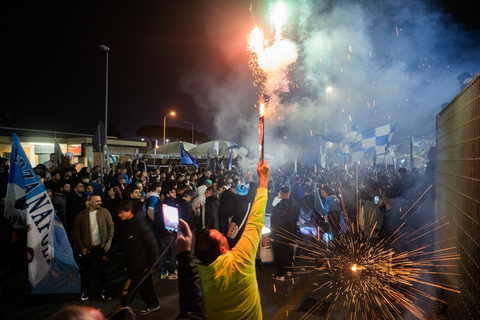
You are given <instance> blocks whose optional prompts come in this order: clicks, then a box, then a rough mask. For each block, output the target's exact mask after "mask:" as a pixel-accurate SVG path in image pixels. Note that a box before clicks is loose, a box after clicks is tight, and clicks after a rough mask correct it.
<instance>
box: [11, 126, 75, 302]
mask: <svg viewBox="0 0 480 320" xmlns="http://www.w3.org/2000/svg"><path fill="white" fill-rule="evenodd" d="M8 182H9V183H8V187H7V188H8V191H7V193H8V197H7V199H6V202H7V206H6V207H8V208H9V210H8V211H6V214H5V217H7V218H9V219H10V221H12V218H14V217H15V216H16V215H15V213H14V212H11V211H10V209H11V208H13V209H17V208H18V209H20V212H21V213H20V214H18V215H19V216H20V217H22V215H24V218H25V220H24V226H25V227H27V248H26V252H27V253H28V256H29V264H28V276H29V281H30V284H31V285H32V293H33V294H39V293H70V292H71V293H77V292H80V274H79V270H78V266H77V264H76V263H75V260H74V259H73V251H72V248H71V246H70V243H69V242H68V238H67V234H66V232H65V229H64V228H63V225H62V224H61V222H60V221H59V220H58V218H57V217H56V216H55V210H54V208H53V204H52V202H51V201H50V197H49V196H48V194H47V192H46V191H45V187H44V186H43V184H42V183H41V182H40V180H39V178H38V176H37V175H36V173H35V171H34V170H33V168H32V166H31V165H30V162H29V161H28V158H27V156H26V154H25V152H24V150H23V148H22V146H21V145H20V140H19V139H18V136H17V135H16V134H15V133H14V134H13V138H12V152H11V155H10V172H9V176H8ZM17 211H18V210H17ZM19 226H20V225H19V224H17V227H19Z"/></svg>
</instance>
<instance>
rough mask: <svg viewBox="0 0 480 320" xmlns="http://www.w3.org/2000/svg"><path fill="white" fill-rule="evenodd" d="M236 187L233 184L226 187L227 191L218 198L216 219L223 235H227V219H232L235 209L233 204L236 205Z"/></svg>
mask: <svg viewBox="0 0 480 320" xmlns="http://www.w3.org/2000/svg"><path fill="white" fill-rule="evenodd" d="M236 187H237V186H236V185H235V184H232V185H227V186H226V189H227V190H225V191H224V192H223V193H222V196H221V197H220V205H219V207H218V219H219V221H220V230H219V231H220V232H221V233H223V234H224V235H226V234H227V231H228V224H229V222H228V219H229V218H231V217H233V209H234V208H235V203H237V191H236V190H235V188H236Z"/></svg>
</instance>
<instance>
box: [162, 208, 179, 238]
mask: <svg viewBox="0 0 480 320" xmlns="http://www.w3.org/2000/svg"><path fill="white" fill-rule="evenodd" d="M162 208H163V221H164V222H165V229H167V230H170V231H175V232H176V231H177V230H178V208H176V207H170V206H167V205H166V204H162Z"/></svg>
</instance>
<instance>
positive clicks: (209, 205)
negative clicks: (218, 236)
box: [205, 187, 220, 230]
mask: <svg viewBox="0 0 480 320" xmlns="http://www.w3.org/2000/svg"><path fill="white" fill-rule="evenodd" d="M213 194H214V191H213V187H208V188H207V190H206V191H205V198H206V200H205V227H208V228H210V229H215V230H220V222H219V220H218V206H219V205H220V202H219V201H218V199H217V197H215V196H214V195H213Z"/></svg>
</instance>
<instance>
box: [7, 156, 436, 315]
mask: <svg viewBox="0 0 480 320" xmlns="http://www.w3.org/2000/svg"><path fill="white" fill-rule="evenodd" d="M68 160H71V159H68ZM433 165H434V161H433V160H432V161H431V162H429V164H428V165H427V169H426V171H425V174H420V172H419V171H418V170H412V171H408V170H407V169H406V168H400V169H398V170H395V169H390V170H387V169H380V170H377V169H373V170H372V168H366V167H359V166H358V165H353V166H351V167H350V168H349V169H348V170H345V167H344V166H335V165H333V164H332V165H330V166H327V167H326V168H323V169H319V170H318V171H317V170H316V168H309V167H305V166H302V165H301V164H297V166H295V167H296V168H297V170H296V171H295V170H294V165H293V164H289V165H285V166H281V167H278V168H276V169H275V170H273V171H272V172H270V170H269V167H268V166H267V165H266V161H265V163H262V162H259V164H258V166H257V172H258V179H256V178H254V175H253V174H252V173H251V172H248V168H240V167H236V168H233V170H230V171H229V170H225V169H223V168H224V167H223V166H221V165H218V162H217V161H215V162H214V161H212V162H210V166H209V167H206V168H197V169H195V170H193V171H192V170H188V169H187V167H185V166H180V165H179V166H174V165H170V166H168V167H164V168H159V167H153V166H147V158H146V157H144V158H142V159H140V160H133V161H126V162H124V163H119V164H117V165H115V166H112V168H110V169H111V170H109V171H108V172H107V170H105V171H104V172H103V174H102V173H101V169H100V167H99V166H95V167H93V168H91V169H90V168H88V167H83V168H82V169H81V170H80V171H78V172H77V171H76V170H75V167H74V166H72V163H71V162H70V163H68V162H67V163H66V162H62V164H58V163H57V159H56V156H55V155H54V154H52V155H51V157H50V160H49V161H47V162H46V163H44V164H42V165H38V166H37V167H36V168H35V171H36V172H37V175H38V176H39V178H40V179H41V180H42V181H44V185H45V188H46V189H47V192H48V193H49V195H50V197H51V201H52V204H53V206H54V208H55V212H56V214H57V216H58V218H59V219H60V220H61V221H62V223H63V225H64V227H65V230H66V233H67V235H68V238H69V240H70V242H71V244H72V247H73V248H74V257H75V259H76V261H77V263H78V265H79V267H80V269H81V278H82V292H81V299H82V300H87V299H89V297H90V274H91V269H92V267H93V265H94V264H95V265H96V268H97V270H98V277H99V283H100V290H101V297H102V298H103V299H105V300H110V299H111V298H112V296H111V293H110V292H109V290H108V283H107V278H108V277H107V263H108V261H109V259H113V258H114V257H115V255H116V253H119V252H122V253H123V261H124V265H125V267H126V270H127V274H128V277H129V279H130V280H131V282H130V290H129V294H128V295H126V297H125V298H124V299H125V301H124V304H125V305H128V300H129V299H130V301H131V299H133V296H134V294H135V293H136V292H139V293H140V296H141V298H142V299H143V301H144V302H145V304H146V307H145V309H143V310H142V311H140V314H142V315H146V314H149V313H151V312H154V311H157V310H158V309H159V308H160V305H159V301H158V299H157V297H156V295H155V291H154V284H153V279H152V273H155V272H158V277H159V278H160V279H162V280H163V279H164V280H177V279H178V280H180V295H181V297H183V298H185V299H184V300H183V301H182V298H181V299H180V301H181V303H180V307H181V310H182V313H181V315H180V316H179V318H188V319H198V318H200V319H201V318H204V317H205V315H206V314H208V317H209V318H212V319H239V316H238V315H239V314H241V315H242V317H241V318H245V319H261V318H262V312H261V304H260V296H259V293H258V285H257V282H256V273H255V268H256V267H258V268H263V264H262V261H261V260H260V259H259V255H258V248H259V241H260V236H261V229H262V227H263V226H264V224H265V214H266V216H267V217H269V223H268V225H267V227H269V228H270V235H269V236H268V237H269V239H270V241H271V242H272V246H273V250H274V263H275V266H276V272H275V273H274V274H272V275H271V277H272V278H273V279H274V280H275V281H285V280H286V279H287V278H288V277H289V276H290V275H291V272H292V269H291V268H292V267H293V266H294V264H295V263H297V264H299V263H301V264H305V263H306V262H305V261H303V262H302V260H301V259H293V257H294V255H299V254H302V253H304V252H301V249H299V250H297V252H294V250H293V249H294V247H295V244H297V243H295V241H294V240H293V239H295V238H296V237H289V236H286V234H292V235H295V236H298V238H296V239H302V240H303V244H302V246H299V247H303V248H305V247H308V246H309V245H310V244H311V243H312V241H316V242H318V243H321V245H324V246H328V243H329V241H332V239H335V238H336V237H338V236H339V235H340V234H342V233H345V232H348V230H349V229H351V228H353V226H358V228H360V229H361V231H362V232H363V233H364V234H366V235H367V236H368V237H369V238H371V239H372V241H379V240H381V239H384V238H387V237H389V236H390V235H391V234H392V233H394V232H395V230H396V228H397V227H398V226H399V222H398V220H399V215H400V214H403V213H404V212H405V210H406V209H407V208H410V207H411V206H412V205H417V206H418V205H419V204H417V203H416V200H417V199H418V197H419V196H420V195H422V194H423V193H424V191H425V190H428V186H429V185H430V184H431V183H432V179H433V177H432V173H433V171H434V170H433V169H432V168H433ZM7 171H8V168H7ZM2 183H6V181H3V180H2ZM2 197H4V195H3V196H2ZM425 198H427V197H425ZM164 206H168V207H175V208H177V209H178V215H179V219H180V220H179V221H180V222H179V230H180V231H179V232H178V234H175V233H172V232H171V231H169V230H168V229H167V228H166V227H165V223H164V216H163V212H164V209H163V208H164ZM402 208H403V212H402ZM425 215H428V213H426V214H425ZM423 218H425V217H423V216H422V217H421V218H420V220H421V219H423ZM5 220H6V219H3V220H2V237H3V238H5V239H2V250H3V248H6V247H7V245H4V243H8V242H9V241H13V237H5V236H4V235H5V234H6V233H4V232H3V231H4V230H3V229H5V230H7V229H8V228H7V227H4V225H7V224H8V221H5ZM267 220H268V219H267ZM412 221H413V223H412V224H411V225H412V228H415V227H416V225H415V224H419V223H421V222H420V221H416V222H415V221H414V220H412ZM8 230H10V229H8ZM7 233H8V232H7ZM10 233H14V232H13V231H11V232H10ZM7 238H8V239H7ZM299 251H300V253H299ZM193 257H196V258H197V259H198V260H199V261H200V263H199V264H198V268H199V272H198V270H197V268H196V266H195V264H194V263H193V260H192V258H193ZM2 268H3V269H5V270H6V267H5V266H4V265H3V262H2ZM3 269H2V270H3ZM182 270H183V271H182ZM182 272H183V274H184V277H185V278H184V279H182ZM2 273H3V272H2ZM186 274H188V276H187V275H186ZM198 274H199V275H198ZM199 277H200V278H201V284H200V280H199ZM2 283H3V281H2ZM202 292H203V294H202ZM220 296H221V297H222V299H218V298H219V297H220ZM203 297H204V298H203ZM222 301H223V302H222ZM52 319H53V318H52ZM55 319H56V318H55Z"/></svg>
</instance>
